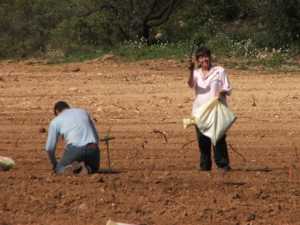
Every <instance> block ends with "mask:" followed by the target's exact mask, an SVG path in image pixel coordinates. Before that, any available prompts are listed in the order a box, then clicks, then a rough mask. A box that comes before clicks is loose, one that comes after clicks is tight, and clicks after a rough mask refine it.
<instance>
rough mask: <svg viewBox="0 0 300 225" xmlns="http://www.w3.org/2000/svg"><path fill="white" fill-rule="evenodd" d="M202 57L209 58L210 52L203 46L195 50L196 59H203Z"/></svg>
mask: <svg viewBox="0 0 300 225" xmlns="http://www.w3.org/2000/svg"><path fill="white" fill-rule="evenodd" d="M204 56H207V57H209V58H211V52H210V50H209V48H207V47H204V46H203V47H200V48H198V49H197V51H196V59H199V58H200V57H204Z"/></svg>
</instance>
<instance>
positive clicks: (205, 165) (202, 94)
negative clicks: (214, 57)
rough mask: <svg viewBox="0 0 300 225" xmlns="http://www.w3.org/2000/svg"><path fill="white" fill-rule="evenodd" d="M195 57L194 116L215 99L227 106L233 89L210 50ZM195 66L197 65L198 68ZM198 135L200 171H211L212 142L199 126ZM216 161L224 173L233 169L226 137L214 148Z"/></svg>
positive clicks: (201, 50)
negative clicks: (215, 64)
mask: <svg viewBox="0 0 300 225" xmlns="http://www.w3.org/2000/svg"><path fill="white" fill-rule="evenodd" d="M195 56H196V60H195V62H193V61H191V62H190V67H189V70H190V76H189V79H188V85H189V86H190V87H191V88H194V89H195V93H196V98H195V101H194V104H193V110H192V115H193V116H195V112H196V111H197V109H198V108H199V107H201V106H202V105H203V104H205V103H206V102H208V101H210V100H211V99H213V98H215V97H218V98H219V99H220V101H222V102H223V103H224V104H225V105H226V104H227V103H226V96H227V95H230V92H231V89H232V88H231V86H230V83H229V80H228V76H227V74H226V72H225V70H224V68H223V67H221V66H213V65H212V62H211V52H210V50H209V49H208V48H206V47H201V48H199V49H197V51H196V55H195ZM195 64H197V68H196V67H195ZM196 133H197V139H198V145H199V150H200V170H203V171H209V170H211V167H212V160H211V140H210V138H208V137H206V136H204V135H203V134H202V133H201V132H200V131H199V129H198V127H197V126H196ZM214 159H215V163H216V166H217V167H218V168H219V169H221V170H224V171H229V170H230V169H231V168H230V163H229V156H228V149H227V143H226V136H225V135H224V136H223V137H222V138H221V139H220V140H219V141H218V142H217V144H216V146H215V147H214Z"/></svg>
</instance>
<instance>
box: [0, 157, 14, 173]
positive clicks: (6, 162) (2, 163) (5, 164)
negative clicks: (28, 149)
mask: <svg viewBox="0 0 300 225" xmlns="http://www.w3.org/2000/svg"><path fill="white" fill-rule="evenodd" d="M14 166H15V161H14V160H13V159H11V158H8V157H4V156H0V171H1V169H2V170H4V171H6V170H10V169H11V168H13V167H14Z"/></svg>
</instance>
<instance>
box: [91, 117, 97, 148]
mask: <svg viewBox="0 0 300 225" xmlns="http://www.w3.org/2000/svg"><path fill="white" fill-rule="evenodd" d="M89 120H90V124H91V126H92V129H93V132H94V135H95V138H96V142H97V144H98V143H99V135H98V131H97V128H96V124H95V122H94V120H93V119H92V118H91V116H90V115H89Z"/></svg>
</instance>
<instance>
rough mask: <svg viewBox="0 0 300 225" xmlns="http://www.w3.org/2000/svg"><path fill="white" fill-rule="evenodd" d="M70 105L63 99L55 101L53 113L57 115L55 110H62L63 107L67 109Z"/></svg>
mask: <svg viewBox="0 0 300 225" xmlns="http://www.w3.org/2000/svg"><path fill="white" fill-rule="evenodd" d="M69 108H70V106H69V105H68V103H66V102H64V101H59V102H56V103H55V105H54V114H55V115H57V112H62V111H63V110H64V109H69Z"/></svg>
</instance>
